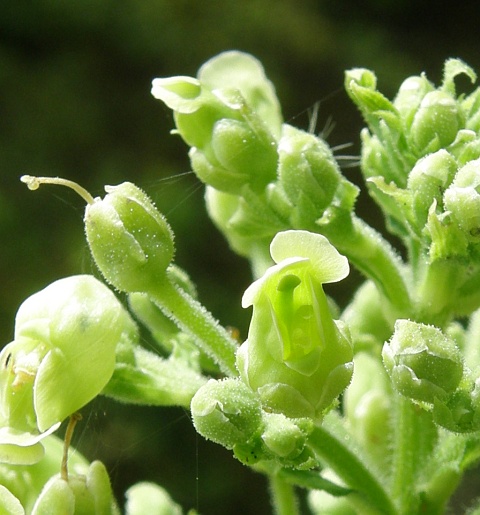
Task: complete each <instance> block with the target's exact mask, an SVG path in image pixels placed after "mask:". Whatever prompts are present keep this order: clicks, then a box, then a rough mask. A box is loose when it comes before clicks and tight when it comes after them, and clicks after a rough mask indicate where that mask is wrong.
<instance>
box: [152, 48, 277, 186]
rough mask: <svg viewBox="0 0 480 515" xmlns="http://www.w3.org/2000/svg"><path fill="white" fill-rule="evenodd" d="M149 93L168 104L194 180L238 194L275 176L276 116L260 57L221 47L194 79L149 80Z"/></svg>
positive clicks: (274, 100) (274, 96) (273, 96)
mask: <svg viewBox="0 0 480 515" xmlns="http://www.w3.org/2000/svg"><path fill="white" fill-rule="evenodd" d="M152 94H153V95H154V96H155V97H156V98H158V99H160V100H162V101H163V102H165V103H166V104H167V105H168V107H170V108H171V109H173V111H174V114H175V123H176V126H177V131H178V133H179V134H180V135H181V136H182V138H183V139H184V140H185V142H186V143H187V144H188V145H190V146H191V147H192V148H191V151H190V159H191V163H192V168H193V170H194V172H195V173H196V174H197V175H198V177H199V178H200V180H202V181H203V182H205V183H206V184H208V185H210V186H213V187H214V188H216V189H218V190H220V191H225V192H229V193H235V194H239V193H240V190H241V189H242V188H243V187H244V186H245V185H249V186H250V187H251V188H252V189H253V190H261V189H262V188H264V187H265V186H266V185H267V184H268V183H269V182H270V181H272V180H274V179H275V176H276V167H277V152H276V139H277V138H278V136H279V134H280V127H281V122H282V117H281V113H280V106H279V103H278V100H277V97H276V95H275V90H274V88H273V86H272V84H271V83H270V81H269V80H268V79H267V78H266V76H265V72H264V70H263V67H262V66H261V64H260V62H259V61H257V60H256V59H255V58H253V57H252V56H250V55H248V54H244V53H241V52H225V53H222V54H220V55H218V56H217V57H215V58H213V59H211V60H210V61H208V62H207V63H205V64H204V66H202V68H201V69H200V71H199V73H198V79H193V78H190V77H173V78H169V79H155V80H154V81H153V86H152Z"/></svg>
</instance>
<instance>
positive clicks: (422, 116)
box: [410, 90, 465, 154]
mask: <svg viewBox="0 0 480 515" xmlns="http://www.w3.org/2000/svg"><path fill="white" fill-rule="evenodd" d="M464 126H465V116H464V113H463V111H462V109H461V107H460V105H459V104H458V103H457V101H456V100H455V99H454V98H453V97H452V96H451V95H449V94H448V93H446V92H445V91H439V90H435V91H431V92H429V93H427V94H426V95H425V97H424V98H423V100H422V102H421V104H420V107H419V108H418V111H417V112H416V113H415V116H414V118H413V122H412V127H411V132H410V136H411V138H412V141H413V143H414V144H415V146H416V147H417V148H418V150H419V151H420V152H421V153H422V154H426V153H428V152H435V151H436V150H439V149H440V148H442V147H448V145H450V143H453V141H454V140H455V137H456V135H457V132H458V131H459V130H460V129H463V128H464Z"/></svg>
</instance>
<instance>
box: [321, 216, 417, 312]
mask: <svg viewBox="0 0 480 515" xmlns="http://www.w3.org/2000/svg"><path fill="white" fill-rule="evenodd" d="M336 222H337V220H335V219H334V220H332V223H329V224H326V225H322V226H321V229H320V232H321V233H322V234H324V235H325V236H326V237H327V238H328V239H329V240H330V242H331V243H332V244H333V245H335V247H336V248H337V249H338V250H339V251H340V252H342V253H343V254H345V255H346V256H347V257H348V259H349V260H350V261H351V263H352V264H353V265H355V267H356V268H357V269H358V270H359V271H360V272H362V273H363V274H364V275H365V276H367V277H368V278H370V279H371V280H372V281H373V282H374V283H375V285H376V286H377V288H378V290H379V291H380V292H381V293H382V294H383V295H384V296H385V298H386V299H387V300H388V301H389V302H390V304H391V306H393V307H394V308H395V310H396V313H394V314H393V315H394V318H398V317H399V316H401V317H408V316H409V314H410V313H411V309H412V303H411V299H410V293H409V290H408V287H407V283H406V281H405V275H406V274H405V269H404V266H403V263H402V262H401V260H400V257H399V256H398V255H397V253H396V252H395V251H394V249H393V248H392V247H391V245H390V244H389V243H388V242H387V241H386V240H385V239H384V238H383V237H382V236H381V235H380V234H379V233H378V232H376V231H375V230H374V229H373V228H372V227H370V226H369V225H368V224H367V223H366V222H364V221H363V220H361V219H360V218H357V217H356V216H354V215H352V217H351V219H349V220H345V219H341V218H339V219H338V223H336Z"/></svg>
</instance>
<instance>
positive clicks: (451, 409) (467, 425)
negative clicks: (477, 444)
mask: <svg viewBox="0 0 480 515" xmlns="http://www.w3.org/2000/svg"><path fill="white" fill-rule="evenodd" d="M433 419H434V420H435V422H436V423H437V424H438V425H440V426H442V427H444V428H445V429H448V430H449V431H452V432H454V433H470V432H472V431H479V430H480V384H479V381H478V380H477V381H476V382H475V383H473V384H470V385H468V384H467V385H462V387H461V388H459V389H458V390H457V391H455V392H454V393H453V394H452V395H451V396H449V397H448V398H447V399H445V400H444V399H435V403H434V405H433Z"/></svg>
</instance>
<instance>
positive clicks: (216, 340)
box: [146, 270, 238, 377]
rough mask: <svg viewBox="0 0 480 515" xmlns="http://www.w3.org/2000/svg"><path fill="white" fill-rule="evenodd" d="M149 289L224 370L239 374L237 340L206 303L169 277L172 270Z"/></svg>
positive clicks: (151, 296) (165, 309)
mask: <svg viewBox="0 0 480 515" xmlns="http://www.w3.org/2000/svg"><path fill="white" fill-rule="evenodd" d="M146 293H147V294H148V295H149V296H150V298H151V299H152V301H153V302H155V304H156V305H157V306H158V307H159V308H160V309H161V310H162V311H163V312H164V313H165V314H166V315H167V316H169V317H171V318H172V320H173V321H174V322H175V323H176V324H177V325H178V327H179V328H180V329H181V330H182V331H185V332H186V333H188V334H191V335H192V336H194V337H195V339H196V341H197V342H198V345H199V347H201V349H202V350H203V351H204V352H205V353H206V354H207V355H209V356H210V357H211V358H212V359H213V360H214V361H215V362H216V363H217V364H218V366H219V367H220V369H221V370H222V372H224V373H225V374H226V375H228V376H230V377H235V376H237V375H238V373H237V369H236V367H235V353H236V351H237V343H236V342H235V340H234V339H233V338H232V337H231V335H230V334H229V333H228V331H227V330H226V329H225V328H224V327H222V326H221V325H220V324H219V322H218V321H217V320H215V318H214V317H213V316H212V314H211V313H210V312H209V311H207V310H206V309H205V307H204V306H202V304H200V303H199V302H198V301H197V300H195V299H194V298H193V297H191V296H190V295H188V293H186V292H185V291H184V290H182V289H181V288H178V287H177V286H175V285H174V284H173V283H172V282H171V281H170V280H169V278H168V270H167V275H166V276H165V277H164V278H163V279H161V280H160V281H158V282H157V283H156V284H155V285H153V286H152V289H151V290H150V291H149V292H146Z"/></svg>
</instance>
